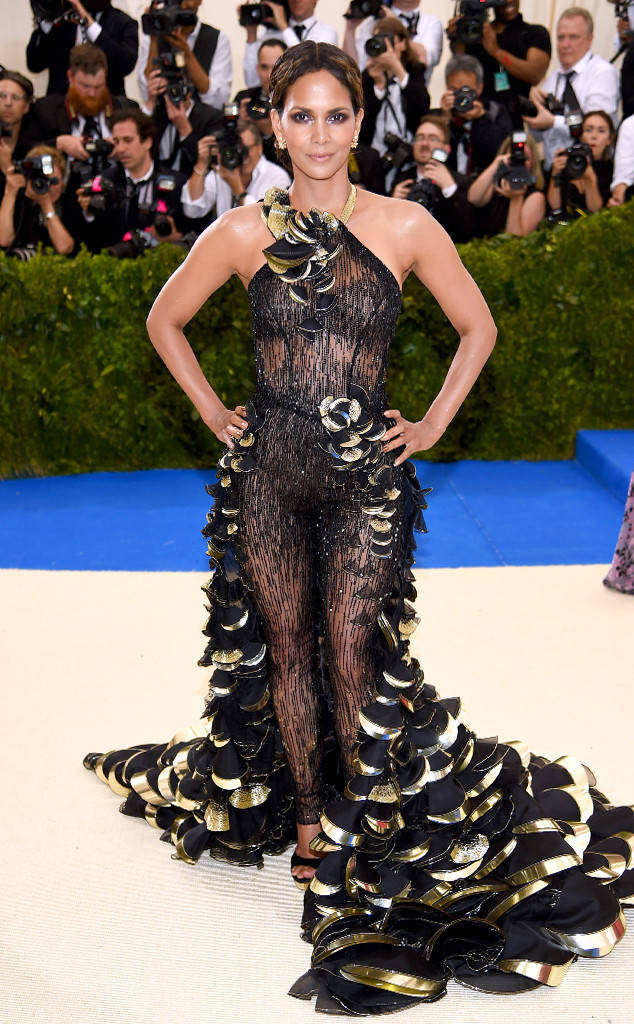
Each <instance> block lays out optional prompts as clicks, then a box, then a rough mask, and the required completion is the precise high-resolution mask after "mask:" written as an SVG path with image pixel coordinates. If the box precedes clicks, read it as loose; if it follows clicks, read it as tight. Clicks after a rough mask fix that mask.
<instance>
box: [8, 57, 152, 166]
mask: <svg viewBox="0 0 634 1024" xmlns="http://www.w3.org/2000/svg"><path fill="white" fill-rule="evenodd" d="M69 65H70V66H69V68H68V71H67V76H68V89H67V91H66V94H65V95H59V94H55V95H52V96H43V97H42V98H41V99H39V100H36V101H35V103H34V104H33V107H32V108H31V114H30V116H29V120H28V124H27V125H26V127H25V135H26V138H27V140H28V142H29V145H31V146H33V145H36V144H37V143H38V142H44V143H45V144H46V145H48V146H53V147H55V149H58V150H60V152H62V153H65V154H66V156H68V157H71V158H72V159H74V160H79V161H86V160H88V159H89V153H88V150H87V149H86V142H87V140H88V139H102V140H107V139H109V137H110V119H111V115H112V112H113V111H115V110H119V109H122V108H123V107H128V106H132V105H135V104H134V101H133V100H128V99H127V98H126V97H125V96H111V95H110V91H109V90H108V87H107V85H106V77H107V70H108V61H107V59H106V55H105V53H104V52H103V51H102V50H100V49H99V48H98V47H97V46H93V45H92V43H82V44H81V45H79V46H74V47H73V48H72V50H71V51H70V56H69Z"/></svg>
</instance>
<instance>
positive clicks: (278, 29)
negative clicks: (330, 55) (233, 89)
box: [238, 0, 338, 88]
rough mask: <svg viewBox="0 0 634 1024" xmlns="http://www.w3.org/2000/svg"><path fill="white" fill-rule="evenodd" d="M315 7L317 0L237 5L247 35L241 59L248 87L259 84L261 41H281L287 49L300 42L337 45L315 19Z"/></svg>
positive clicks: (331, 32)
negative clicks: (258, 71) (258, 70)
mask: <svg viewBox="0 0 634 1024" xmlns="http://www.w3.org/2000/svg"><path fill="white" fill-rule="evenodd" d="M316 6H317V0H284V2H283V3H282V2H280V0H270V2H269V3H245V4H240V5H239V6H238V18H239V21H240V24H241V25H242V27H243V28H244V29H246V33H247V43H246V46H245V48H244V57H243V59H242V70H243V72H244V81H245V82H246V84H247V87H249V88H250V87H251V86H252V85H257V84H258V73H257V58H258V43H259V42H262V40H263V39H281V40H282V41H283V42H284V43H286V46H287V47H289V46H295V45H296V44H297V43H299V42H301V41H302V40H303V39H312V40H313V42H315V43H332V44H333V46H337V45H338V41H337V32H336V30H335V29H334V28H333V27H332V26H331V25H326V24H324V22H323V21H318V20H317V18H316V17H315V8H316Z"/></svg>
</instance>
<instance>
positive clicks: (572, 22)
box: [525, 7, 619, 168]
mask: <svg viewBox="0 0 634 1024" xmlns="http://www.w3.org/2000/svg"><path fill="white" fill-rule="evenodd" d="M593 30H594V25H593V22H592V16H591V15H590V14H589V13H588V11H586V10H584V8H582V7H569V8H568V9H567V10H565V11H564V12H563V13H562V15H561V17H560V18H559V21H558V22H557V56H558V57H559V67H558V68H557V69H556V70H555V71H553V72H551V74H550V75H548V77H547V78H545V79H544V81H543V82H542V83H541V85H538V86H533V88H532V89H531V91H530V98H531V100H532V101H533V103H534V104H535V106H536V107H537V116H536V117H527V118H525V121H526V124H527V125H528V126H529V128H530V129H531V131H532V132H533V134H534V135H535V137H536V138H537V139H541V140H542V141H543V143H544V163H545V165H546V168H550V167H551V166H552V162H553V156H554V155H555V152H556V150H558V149H564V148H565V147H566V146H569V145H570V141H571V137H570V131H569V130H568V128H567V126H566V121H565V117H566V115H567V114H569V113H571V112H572V111H574V110H581V111H583V112H584V113H585V112H588V111H590V110H605V112H606V113H607V114H609V115H610V117H611V118H612V120H613V121H614V123H615V124H617V123H618V115H617V107H618V104H619V77H618V73H617V71H616V69H615V68H614V67H613V66H612V65H611V64H609V63H608V62H607V60H604V59H603V57H599V56H597V54H594V53H592V51H591V49H590V48H591V46H592V34H593ZM549 93H551V94H552V95H554V96H556V97H557V99H559V100H562V101H563V103H564V106H565V113H564V114H551V113H550V111H549V110H548V109H547V107H546V106H545V103H546V97H547V96H548V94H549Z"/></svg>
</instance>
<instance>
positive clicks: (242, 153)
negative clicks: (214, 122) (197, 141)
mask: <svg viewBox="0 0 634 1024" xmlns="http://www.w3.org/2000/svg"><path fill="white" fill-rule="evenodd" d="M222 109H223V127H222V128H220V129H216V130H215V131H214V132H213V135H214V138H215V140H216V146H217V148H218V154H215V153H212V152H210V154H209V164H210V166H211V167H217V165H218V163H220V164H221V165H222V166H223V167H225V168H226V169H227V170H228V171H235V169H236V168H237V167H241V166H242V164H243V162H244V160H245V159H246V157H247V155H248V151H247V150H246V149H245V147H244V144H243V142H242V139H241V138H240V133H239V132H238V117H239V113H240V107H239V106H238V104H237V103H225V105H224V107H223V108H222Z"/></svg>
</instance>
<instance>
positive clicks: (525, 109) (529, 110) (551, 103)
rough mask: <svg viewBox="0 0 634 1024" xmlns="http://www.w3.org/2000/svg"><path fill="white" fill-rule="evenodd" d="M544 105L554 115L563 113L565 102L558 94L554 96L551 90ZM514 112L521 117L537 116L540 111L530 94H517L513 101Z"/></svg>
mask: <svg viewBox="0 0 634 1024" xmlns="http://www.w3.org/2000/svg"><path fill="white" fill-rule="evenodd" d="M544 106H545V107H546V110H548V111H549V112H550V113H551V114H553V116H555V115H557V114H563V112H564V104H563V101H562V100H558V99H557V97H556V96H553V94H552V92H549V93H548V95H547V96H546V99H545V101H544ZM513 112H514V113H515V112H517V113H518V114H519V115H520V117H537V115H538V113H539V111H538V109H537V107H536V106H535V104H534V103H533V101H532V100H529V98H528V96H515V97H514V103H513Z"/></svg>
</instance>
